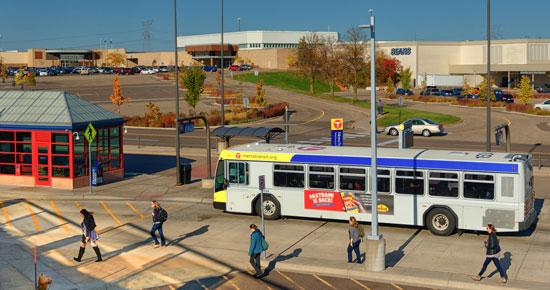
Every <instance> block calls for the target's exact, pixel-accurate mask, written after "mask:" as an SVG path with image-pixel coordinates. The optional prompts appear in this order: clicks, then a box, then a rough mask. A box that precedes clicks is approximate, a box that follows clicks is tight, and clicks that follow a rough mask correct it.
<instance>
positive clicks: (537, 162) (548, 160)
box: [531, 152, 550, 169]
mask: <svg viewBox="0 0 550 290" xmlns="http://www.w3.org/2000/svg"><path fill="white" fill-rule="evenodd" d="M531 154H532V155H533V166H536V167H538V168H539V169H541V168H542V167H550V153H548V152H531Z"/></svg>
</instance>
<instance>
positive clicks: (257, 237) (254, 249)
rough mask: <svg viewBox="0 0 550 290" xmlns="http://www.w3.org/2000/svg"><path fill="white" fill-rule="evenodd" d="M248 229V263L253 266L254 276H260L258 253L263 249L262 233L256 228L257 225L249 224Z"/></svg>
mask: <svg viewBox="0 0 550 290" xmlns="http://www.w3.org/2000/svg"><path fill="white" fill-rule="evenodd" d="M248 228H249V231H250V247H249V248H248V256H250V265H252V267H253V268H254V271H255V272H256V274H255V275H254V277H256V278H261V277H262V268H261V264H260V255H261V254H262V252H263V251H264V246H263V239H264V235H263V234H262V232H261V231H260V230H259V229H258V226H256V225H255V224H251V225H250V226H249V227H248Z"/></svg>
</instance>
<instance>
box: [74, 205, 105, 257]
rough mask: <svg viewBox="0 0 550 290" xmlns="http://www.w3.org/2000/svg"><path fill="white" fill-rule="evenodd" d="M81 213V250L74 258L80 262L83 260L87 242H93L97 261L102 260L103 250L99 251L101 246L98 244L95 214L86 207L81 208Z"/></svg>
mask: <svg viewBox="0 0 550 290" xmlns="http://www.w3.org/2000/svg"><path fill="white" fill-rule="evenodd" d="M80 214H81V215H82V216H83V220H82V223H81V224H80V227H81V228H82V239H81V243H80V250H79V251H78V257H73V260H75V261H77V262H80V261H82V256H84V251H85V250H86V244H88V243H90V244H92V247H93V249H94V252H95V254H96V256H97V260H96V262H101V261H103V259H101V252H100V251H99V246H98V245H97V240H99V236H98V235H97V233H96V231H95V228H96V224H95V220H94V216H93V215H92V213H91V212H89V211H87V210H86V209H85V208H83V209H81V210H80Z"/></svg>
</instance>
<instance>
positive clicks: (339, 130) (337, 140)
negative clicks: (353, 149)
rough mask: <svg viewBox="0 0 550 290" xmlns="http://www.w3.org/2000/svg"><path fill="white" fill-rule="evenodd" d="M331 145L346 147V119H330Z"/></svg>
mask: <svg viewBox="0 0 550 290" xmlns="http://www.w3.org/2000/svg"><path fill="white" fill-rule="evenodd" d="M330 145H332V146H344V119H343V118H336V119H330Z"/></svg>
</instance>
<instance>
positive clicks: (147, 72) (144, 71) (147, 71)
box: [140, 68, 156, 75]
mask: <svg viewBox="0 0 550 290" xmlns="http://www.w3.org/2000/svg"><path fill="white" fill-rule="evenodd" d="M155 73H156V72H155V70H154V69H152V68H144V69H142V70H141V72H140V74H142V75H152V74H155Z"/></svg>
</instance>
